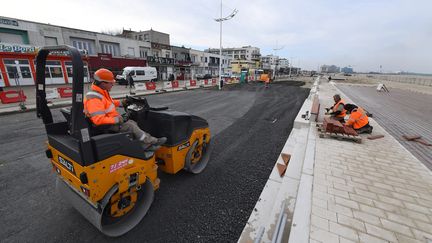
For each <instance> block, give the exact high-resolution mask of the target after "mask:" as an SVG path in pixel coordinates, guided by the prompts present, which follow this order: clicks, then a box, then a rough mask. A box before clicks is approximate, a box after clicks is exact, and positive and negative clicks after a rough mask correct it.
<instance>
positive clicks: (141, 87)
mask: <svg viewBox="0 0 432 243" xmlns="http://www.w3.org/2000/svg"><path fill="white" fill-rule="evenodd" d="M134 86H135V91H141V90H147V87H146V85H145V84H144V83H134Z"/></svg>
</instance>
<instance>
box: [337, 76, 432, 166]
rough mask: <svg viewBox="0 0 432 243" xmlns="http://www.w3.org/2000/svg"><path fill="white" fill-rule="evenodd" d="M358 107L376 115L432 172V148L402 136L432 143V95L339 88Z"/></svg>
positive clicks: (339, 86)
mask: <svg viewBox="0 0 432 243" xmlns="http://www.w3.org/2000/svg"><path fill="white" fill-rule="evenodd" d="M337 87H338V88H339V89H340V90H341V91H342V92H343V93H345V94H346V95H347V96H349V97H350V98H351V99H352V100H353V101H354V102H355V103H357V104H358V105H359V106H362V107H364V108H365V109H366V110H368V111H369V112H371V113H372V114H373V118H374V120H375V121H377V122H378V123H379V124H380V125H381V126H383V127H384V128H385V130H386V131H387V132H389V133H390V134H391V135H392V136H393V137H394V138H395V139H396V140H397V141H398V142H399V143H401V144H402V145H403V146H404V147H405V148H406V149H408V151H410V152H411V153H412V154H413V155H414V156H416V157H417V158H418V159H419V160H420V161H421V162H422V163H423V164H424V165H425V166H426V167H428V168H429V169H432V146H425V145H423V144H420V143H418V142H412V141H406V140H405V139H403V138H402V136H403V135H416V134H418V135H421V136H422V138H423V139H424V140H426V141H428V142H429V143H432V95H427V94H423V93H418V92H413V91H408V90H401V89H391V90H390V92H389V93H383V92H377V91H376V89H375V87H361V86H351V85H337Z"/></svg>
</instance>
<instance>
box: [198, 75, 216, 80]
mask: <svg viewBox="0 0 432 243" xmlns="http://www.w3.org/2000/svg"><path fill="white" fill-rule="evenodd" d="M196 78H197V79H198V80H199V79H211V78H212V76H211V74H204V75H202V74H198V75H196Z"/></svg>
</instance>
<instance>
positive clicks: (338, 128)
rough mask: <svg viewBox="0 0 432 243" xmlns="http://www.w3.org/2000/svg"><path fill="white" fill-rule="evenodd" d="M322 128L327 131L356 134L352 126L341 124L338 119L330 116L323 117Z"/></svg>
mask: <svg viewBox="0 0 432 243" xmlns="http://www.w3.org/2000/svg"><path fill="white" fill-rule="evenodd" d="M323 129H324V131H325V132H329V133H341V134H347V135H352V136H357V135H358V134H357V132H356V131H355V130H354V129H353V128H352V127H348V126H345V125H343V124H342V123H340V122H339V121H337V120H335V119H332V118H330V117H325V118H324V122H323Z"/></svg>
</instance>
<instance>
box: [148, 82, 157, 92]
mask: <svg viewBox="0 0 432 243" xmlns="http://www.w3.org/2000/svg"><path fill="white" fill-rule="evenodd" d="M146 88H147V90H155V89H156V85H155V83H153V82H147V83H146Z"/></svg>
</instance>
